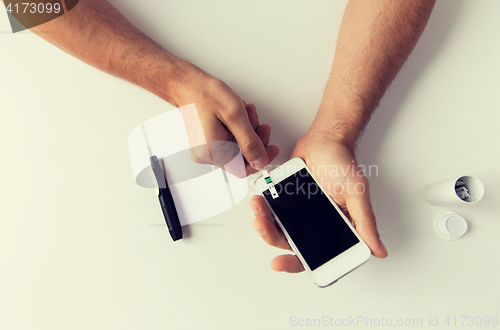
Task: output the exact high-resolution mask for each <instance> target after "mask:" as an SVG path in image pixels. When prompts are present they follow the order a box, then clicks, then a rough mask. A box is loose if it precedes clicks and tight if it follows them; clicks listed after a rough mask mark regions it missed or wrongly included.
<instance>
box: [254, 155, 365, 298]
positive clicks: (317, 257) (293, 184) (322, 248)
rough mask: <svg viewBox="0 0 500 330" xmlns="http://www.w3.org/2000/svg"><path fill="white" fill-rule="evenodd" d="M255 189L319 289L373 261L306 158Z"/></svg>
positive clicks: (272, 173) (276, 172)
mask: <svg viewBox="0 0 500 330" xmlns="http://www.w3.org/2000/svg"><path fill="white" fill-rule="evenodd" d="M254 185H255V188H256V189H257V190H258V192H259V193H260V194H261V195H262V196H263V197H264V200H265V201H266V203H267V205H268V206H269V208H270V209H271V212H272V214H273V216H274V218H275V219H276V222H277V223H278V225H279V227H280V228H281V230H282V231H283V233H284V234H285V237H286V238H287V240H288V243H289V244H290V246H291V247H292V249H293V251H294V252H295V254H296V255H297V257H298V258H299V260H300V262H301V263H302V265H303V266H304V268H305V270H306V271H307V272H308V273H309V276H311V278H312V280H313V282H314V283H315V284H316V285H317V286H319V287H322V288H323V287H326V286H328V285H330V284H333V283H334V282H336V281H337V280H338V279H339V278H341V277H342V276H344V275H346V274H347V273H349V272H350V271H352V270H353V269H355V268H357V267H358V266H360V265H362V264H363V263H365V262H366V261H368V259H370V255H371V252H370V249H369V248H368V246H367V245H366V244H365V242H363V240H362V239H361V237H360V236H359V235H358V233H357V232H356V230H355V229H354V228H353V226H352V225H351V223H350V222H349V219H347V217H346V216H345V215H344V214H343V213H342V211H341V210H340V208H339V207H338V206H337V204H335V202H334V201H333V200H332V199H331V198H330V196H329V195H328V193H326V192H325V191H324V190H323V188H322V187H321V185H320V184H319V183H318V182H317V180H316V179H315V178H314V176H313V175H312V173H311V171H310V170H309V168H308V167H307V165H306V164H305V163H304V161H303V160H302V159H300V158H293V159H290V160H289V161H287V162H286V163H284V164H283V165H281V166H279V167H277V168H275V169H273V170H272V171H270V172H269V177H267V178H266V177H264V176H261V177H259V178H257V179H256V180H255V183H254Z"/></svg>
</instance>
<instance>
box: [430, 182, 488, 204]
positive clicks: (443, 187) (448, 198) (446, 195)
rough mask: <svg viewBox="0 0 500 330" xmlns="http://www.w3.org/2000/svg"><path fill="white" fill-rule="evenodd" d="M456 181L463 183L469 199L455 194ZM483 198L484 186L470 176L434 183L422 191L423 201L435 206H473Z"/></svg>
mask: <svg viewBox="0 0 500 330" xmlns="http://www.w3.org/2000/svg"><path fill="white" fill-rule="evenodd" d="M458 181H463V182H465V187H466V188H467V190H468V194H469V195H470V196H469V197H467V198H465V199H462V198H460V197H459V195H458V194H457V191H456V190H455V189H456V185H457V182H458ZM483 196H484V186H483V184H482V182H481V181H480V180H479V179H478V178H476V177H474V176H470V175H464V176H460V177H455V178H452V179H447V180H443V181H439V182H434V183H431V184H429V185H427V186H426V187H425V189H424V198H425V200H426V201H427V202H428V203H429V204H432V205H435V206H449V205H454V204H474V203H477V202H479V201H480V200H481V199H482V198H483Z"/></svg>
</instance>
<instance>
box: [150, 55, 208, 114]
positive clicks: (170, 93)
mask: <svg viewBox="0 0 500 330" xmlns="http://www.w3.org/2000/svg"><path fill="white" fill-rule="evenodd" d="M206 77H210V75H208V74H207V73H206V72H205V71H203V70H201V69H200V68H199V67H197V66H196V65H194V64H191V63H189V62H187V61H184V60H181V59H178V58H175V59H174V60H172V61H170V62H169V63H168V69H167V70H166V71H163V72H162V74H161V77H158V78H157V79H158V80H156V81H159V83H158V84H157V91H156V92H155V94H156V95H158V96H160V97H161V98H162V99H164V100H165V101H167V102H169V103H170V104H172V105H174V106H176V107H179V106H183V105H186V104H188V103H190V97H188V95H192V94H193V93H194V92H195V91H196V90H198V89H199V88H200V86H202V85H203V80H204V79H205V78H206ZM153 81H154V80H153ZM186 102H187V103H186Z"/></svg>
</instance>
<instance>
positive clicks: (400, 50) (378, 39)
mask: <svg viewBox="0 0 500 330" xmlns="http://www.w3.org/2000/svg"><path fill="white" fill-rule="evenodd" d="M434 2H435V1H434V0H404V1H403V0H401V1H395V0H350V1H349V3H348V5H347V8H346V11H345V13H344V17H343V19H342V24H341V27H340V31H339V36H338V40H337V48H336V51H335V58H334V61H333V65H332V70H331V73H330V76H329V79H328V82H327V85H326V88H325V92H324V95H323V99H322V101H321V105H320V109H319V111H318V113H317V115H316V118H315V120H314V123H313V125H312V126H311V128H313V129H317V130H321V131H324V132H326V133H327V134H329V135H332V136H333V137H334V138H336V139H340V140H342V141H343V142H345V143H346V144H347V145H348V146H349V147H350V148H351V149H354V146H355V143H356V140H357V138H358V136H359V134H360V133H361V132H362V130H363V128H364V125H365V124H366V122H367V121H368V119H369V117H370V115H371V113H372V112H373V110H374V109H375V108H376V107H377V105H378V103H379V102H380V99H381V98H382V96H383V94H384V93H385V91H386V89H387V87H388V86H389V84H390V83H391V81H392V80H393V79H394V78H395V76H396V74H397V73H398V71H399V69H400V68H401V67H402V66H403V64H404V62H405V61H406V59H407V58H408V56H409V55H410V53H411V51H412V50H413V48H414V46H415V44H416V43H417V41H418V38H419V37H420V35H421V34H422V32H423V30H424V28H425V25H426V24H427V21H428V19H429V17H430V14H431V12H432V9H433V6H434Z"/></svg>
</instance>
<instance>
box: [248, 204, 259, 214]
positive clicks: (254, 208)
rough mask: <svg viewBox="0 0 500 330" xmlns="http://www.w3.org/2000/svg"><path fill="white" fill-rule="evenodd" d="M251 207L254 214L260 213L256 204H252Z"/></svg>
mask: <svg viewBox="0 0 500 330" xmlns="http://www.w3.org/2000/svg"><path fill="white" fill-rule="evenodd" d="M250 208H251V209H252V212H253V214H254V215H257V213H259V209H258V208H256V207H255V206H250Z"/></svg>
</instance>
